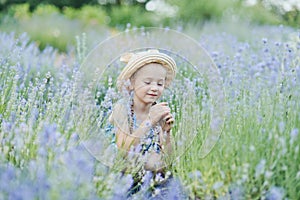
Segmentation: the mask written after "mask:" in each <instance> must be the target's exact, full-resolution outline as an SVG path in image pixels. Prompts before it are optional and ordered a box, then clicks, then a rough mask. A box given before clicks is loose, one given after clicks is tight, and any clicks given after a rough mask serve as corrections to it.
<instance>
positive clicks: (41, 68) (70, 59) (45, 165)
mask: <svg viewBox="0 0 300 200" xmlns="http://www.w3.org/2000/svg"><path fill="white" fill-rule="evenodd" d="M228 26H229V25H227V24H226V23H223V24H222V25H218V26H216V25H213V24H207V25H205V26H204V27H203V28H202V29H201V30H196V29H195V28H192V27H191V28H186V29H185V30H181V31H182V32H183V33H186V34H187V35H190V36H191V37H193V38H194V39H195V40H196V41H197V42H199V44H201V45H202V46H203V47H204V48H205V49H206V50H207V52H208V54H209V55H210V56H211V58H212V60H213V61H214V63H215V65H216V66H217V68H218V70H219V71H220V75H221V78H222V83H223V88H224V92H225V96H226V99H224V101H225V104H226V106H227V110H228V111H227V112H226V117H225V121H224V122H225V123H224V128H223V131H222V135H221V137H220V138H219V140H218V142H217V144H216V145H215V147H214V149H213V150H212V151H211V152H210V153H209V154H208V155H207V156H206V157H205V158H200V156H199V149H200V147H201V145H202V143H203V141H202V140H203V137H201V134H204V132H205V131H206V128H207V127H206V126H205V125H203V126H201V127H198V129H197V131H198V132H197V134H196V137H195V139H194V141H193V143H192V144H191V146H190V148H189V149H188V150H187V151H186V152H185V153H184V154H183V155H182V156H181V157H180V159H178V160H176V161H174V163H173V165H172V167H170V169H169V170H170V172H172V174H173V175H174V177H175V178H174V180H173V181H172V182H171V183H170V185H169V187H168V188H167V189H166V191H161V190H160V189H153V192H152V193H151V195H150V197H151V199H182V198H184V199H268V200H279V199H291V200H296V199H299V198H300V152H299V148H300V136H299V130H300V101H299V99H300V89H299V88H300V33H299V30H295V29H292V28H289V27H285V26H254V25H249V26H246V25H245V26H243V25H241V27H240V28H241V30H240V31H236V32H234V31H231V29H230V27H228ZM235 29H236V28H235ZM93 34H94V33H93ZM110 34H111V35H112V34H113V33H109V31H107V32H106V33H105V34H100V35H102V36H101V38H94V40H93V41H94V44H91V41H88V42H85V38H84V37H83V36H80V38H78V46H77V47H73V48H70V49H69V51H68V52H67V53H66V54H64V55H63V54H62V53H60V52H58V51H57V50H56V49H55V48H53V47H51V46H48V47H46V48H45V49H44V50H39V48H38V47H37V45H36V43H35V42H34V41H30V38H29V36H28V35H27V34H25V33H24V34H22V35H18V36H16V35H15V34H14V33H1V32H0V46H1V48H0V77H1V79H0V92H1V95H0V101H1V102H0V199H126V197H127V194H126V193H127V190H128V189H129V188H130V186H131V184H132V183H133V177H132V175H131V174H126V175H122V174H121V172H120V171H118V170H115V169H111V168H109V167H107V166H106V165H104V164H103V163H102V162H100V161H99V160H97V159H96V158H95V157H94V156H93V155H91V154H90V153H89V151H87V149H86V148H85V147H84V145H83V144H82V143H81V140H80V135H82V134H85V133H87V132H89V131H91V129H93V131H99V134H101V133H102V132H101V128H102V127H101V126H98V123H99V120H100V119H99V118H100V117H99V116H102V115H103V112H104V111H106V110H107V109H108V110H109V108H110V107H111V102H113V101H115V99H116V97H117V94H116V90H115V89H114V87H112V85H113V83H110V82H114V81H115V77H116V73H114V72H115V71H112V72H109V71H108V73H107V74H105V76H104V77H106V78H104V82H103V84H102V85H101V84H100V85H99V87H100V89H99V90H98V91H97V94H94V93H93V92H92V91H83V92H87V93H83V94H81V95H79V94H80V92H78V88H79V85H80V84H81V82H80V79H79V78H78V77H80V75H81V74H80V73H81V71H80V65H81V63H82V61H83V59H84V57H85V55H86V54H87V53H88V51H89V50H90V49H92V47H93V46H95V45H96V44H97V42H99V41H101V40H104V39H106V37H104V36H103V35H105V36H107V37H109V36H111V35H110ZM86 35H87V36H89V33H86ZM88 39H89V38H88ZM88 39H87V40H88ZM86 44H90V45H87V46H85V45H86ZM109 52H110V51H109V49H108V51H107V53H108V54H109ZM184 65H185V63H184V62H179V63H178V68H179V69H182V70H183V71H184V69H186V68H185V66H184ZM110 73H111V74H110ZM189 73H191V74H189ZM182 74H185V76H186V77H185V79H182V81H183V82H184V83H185V84H186V85H183V87H176V89H175V93H176V95H177V96H180V95H182V96H184V95H185V94H186V91H187V87H191V90H195V91H204V89H203V88H202V86H203V85H201V84H200V85H199V84H196V83H197V81H198V80H199V77H195V75H194V74H193V73H192V72H190V71H189V70H186V71H185V73H182ZM183 82H180V83H179V84H183ZM185 86H186V87H185ZM167 95H172V94H167ZM79 97H80V98H79ZM83 97H95V101H98V102H97V104H95V105H90V104H89V99H88V98H86V99H85V98H83ZM166 98H167V97H166ZM192 101H195V102H198V103H199V104H201V103H202V104H201V105H203V102H201V101H205V98H203V96H202V98H201V101H200V102H199V101H197V99H196V100H195V99H192V100H191V102H189V101H187V102H186V104H189V103H191V104H189V105H190V107H189V109H188V110H186V112H187V113H185V114H182V115H178V116H177V118H176V123H177V129H175V130H174V132H175V133H174V134H176V130H177V131H178V130H180V127H182V126H183V125H184V124H191V123H198V120H199V118H197V117H194V116H193V114H192V113H191V112H192V110H195V109H196V108H197V109H199V107H197V104H192ZM173 103H174V104H175V105H174V107H173V109H175V107H176V108H181V107H182V106H183V105H184V104H182V103H181V101H180V99H179V100H177V101H174V102H173ZM203 109H204V108H203ZM204 110H205V109H204ZM101 111H103V112H101ZM99 113H102V114H100V115H99ZM200 120H204V119H202V118H200ZM207 123H208V124H209V121H207ZM97 148H98V149H99V151H105V148H106V146H105V145H103V144H102V143H99V146H98V147H97ZM148 179H149V174H146V175H145V178H144V183H143V186H142V189H141V191H140V192H138V193H136V194H135V195H133V196H132V197H131V198H132V199H143V198H145V193H147V192H148V193H149V188H150V189H151V188H153V187H152V186H153V185H151V181H149V180H148ZM160 193H164V196H163V198H162V197H161V195H160ZM182 194H184V195H182ZM183 196H184V197H183ZM148 198H149V196H148Z"/></svg>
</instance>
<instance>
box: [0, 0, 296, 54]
mask: <svg viewBox="0 0 300 200" xmlns="http://www.w3.org/2000/svg"><path fill="white" fill-rule="evenodd" d="M0 12H1V14H0V31H1V32H14V33H15V34H17V35H18V34H20V33H23V32H26V33H27V34H28V35H29V36H30V38H31V39H32V40H33V41H35V42H36V44H37V45H38V46H39V47H40V49H44V48H45V47H46V46H47V45H51V46H54V47H56V48H58V49H59V51H60V52H68V51H69V50H70V48H72V46H75V45H74V44H75V43H76V36H80V35H81V34H82V33H86V37H87V43H88V47H93V46H94V45H96V44H97V43H99V42H100V41H102V40H103V38H105V37H107V36H109V35H112V34H114V33H117V32H120V31H123V30H125V29H126V28H134V27H138V28H140V27H152V26H155V27H170V28H173V29H176V30H178V29H179V30H184V29H190V28H191V27H193V29H194V30H195V31H194V32H195V34H197V33H196V32H197V31H199V30H201V29H202V28H203V27H205V26H207V25H208V24H210V25H211V24H213V25H214V26H215V27H219V29H222V30H216V31H224V29H230V30H226V31H227V32H230V31H234V32H238V31H241V30H239V29H240V27H239V24H241V23H243V24H244V26H247V25H253V24H255V25H284V26H290V27H294V28H299V25H300V1H299V0H209V1H208V0H197V1H189V0H39V1H38V0H28V1H24V0H0ZM236 34H238V33H236ZM245 37H246V36H245Z"/></svg>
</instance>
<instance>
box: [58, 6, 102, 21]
mask: <svg viewBox="0 0 300 200" xmlns="http://www.w3.org/2000/svg"><path fill="white" fill-rule="evenodd" d="M63 14H64V15H65V16H67V17H68V18H70V19H79V20H80V21H82V22H83V23H84V24H93V25H95V24H97V25H102V24H106V23H108V16H107V14H106V13H105V11H104V10H103V9H102V8H101V7H100V6H89V5H86V6H83V7H81V8H80V9H74V8H72V7H65V8H64V9H63Z"/></svg>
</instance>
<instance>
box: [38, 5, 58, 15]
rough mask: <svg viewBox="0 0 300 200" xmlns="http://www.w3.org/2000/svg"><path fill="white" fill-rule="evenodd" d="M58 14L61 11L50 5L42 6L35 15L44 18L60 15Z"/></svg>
mask: <svg viewBox="0 0 300 200" xmlns="http://www.w3.org/2000/svg"><path fill="white" fill-rule="evenodd" d="M58 13H59V9H58V8H57V7H55V6H54V5H50V4H41V5H39V6H38V7H37V8H36V9H35V10H34V12H33V14H34V15H38V16H42V15H44V16H48V15H52V14H58Z"/></svg>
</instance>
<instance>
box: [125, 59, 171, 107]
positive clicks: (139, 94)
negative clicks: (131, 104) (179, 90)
mask: <svg viewBox="0 0 300 200" xmlns="http://www.w3.org/2000/svg"><path fill="white" fill-rule="evenodd" d="M166 75H167V71H166V69H165V68H164V67H163V66H162V65H161V64H158V63H150V64H147V65H145V66H144V67H142V68H141V69H139V70H138V71H137V72H136V73H135V74H134V75H133V77H132V78H131V84H132V86H133V90H134V101H135V103H142V104H152V103H154V102H155V101H156V100H157V99H159V98H160V96H161V95H162V93H163V91H164V87H165V80H166Z"/></svg>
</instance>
